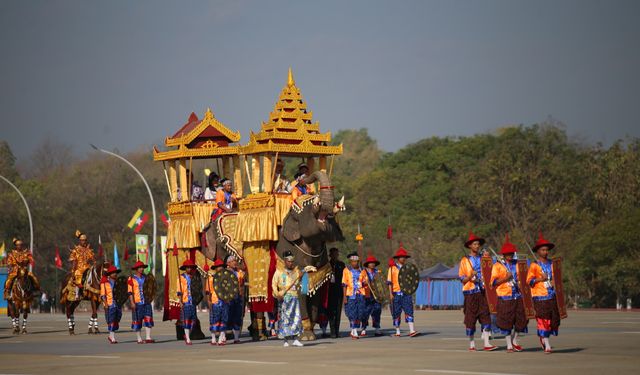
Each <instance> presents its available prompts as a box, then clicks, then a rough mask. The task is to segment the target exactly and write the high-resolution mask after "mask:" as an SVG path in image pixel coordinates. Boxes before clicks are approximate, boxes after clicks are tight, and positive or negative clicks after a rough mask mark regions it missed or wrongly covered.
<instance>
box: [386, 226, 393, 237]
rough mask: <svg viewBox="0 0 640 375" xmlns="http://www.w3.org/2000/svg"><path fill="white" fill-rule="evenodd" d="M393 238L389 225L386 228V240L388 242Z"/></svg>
mask: <svg viewBox="0 0 640 375" xmlns="http://www.w3.org/2000/svg"><path fill="white" fill-rule="evenodd" d="M392 238H393V229H392V228H391V224H389V226H388V227H387V239H388V240H390V239H392Z"/></svg>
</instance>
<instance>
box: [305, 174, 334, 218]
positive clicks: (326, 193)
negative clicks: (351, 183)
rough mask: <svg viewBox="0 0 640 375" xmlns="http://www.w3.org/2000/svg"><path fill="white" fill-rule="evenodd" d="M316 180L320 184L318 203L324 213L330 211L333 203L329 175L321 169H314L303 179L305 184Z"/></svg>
mask: <svg viewBox="0 0 640 375" xmlns="http://www.w3.org/2000/svg"><path fill="white" fill-rule="evenodd" d="M316 181H318V183H319V185H320V189H319V190H320V191H319V193H318V194H319V195H320V205H321V208H322V211H324V212H326V213H332V212H333V207H334V206H335V203H334V194H333V186H331V180H330V179H329V176H327V174H326V173H325V172H323V171H315V172H313V173H312V174H311V175H310V176H307V177H306V178H305V179H304V183H305V184H312V183H314V182H316Z"/></svg>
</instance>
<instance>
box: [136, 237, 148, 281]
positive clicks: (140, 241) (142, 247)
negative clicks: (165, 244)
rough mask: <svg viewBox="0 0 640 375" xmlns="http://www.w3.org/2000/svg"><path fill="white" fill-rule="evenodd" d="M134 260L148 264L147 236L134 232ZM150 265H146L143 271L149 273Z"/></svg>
mask: <svg viewBox="0 0 640 375" xmlns="http://www.w3.org/2000/svg"><path fill="white" fill-rule="evenodd" d="M136 260H140V261H142V262H144V264H146V265H149V236H148V235H146V234H136ZM150 270H151V267H147V268H146V270H145V272H146V273H149V271H150Z"/></svg>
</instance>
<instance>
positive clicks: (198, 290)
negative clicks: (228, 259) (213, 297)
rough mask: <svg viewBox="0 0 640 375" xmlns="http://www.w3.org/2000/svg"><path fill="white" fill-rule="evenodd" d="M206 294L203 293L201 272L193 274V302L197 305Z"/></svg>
mask: <svg viewBox="0 0 640 375" xmlns="http://www.w3.org/2000/svg"><path fill="white" fill-rule="evenodd" d="M203 298H204V294H203V293H202V277H201V276H200V272H196V273H195V274H194V275H193V276H191V302H192V303H193V304H194V306H197V305H199V304H200V302H202V299H203Z"/></svg>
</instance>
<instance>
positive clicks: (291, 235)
mask: <svg viewBox="0 0 640 375" xmlns="http://www.w3.org/2000/svg"><path fill="white" fill-rule="evenodd" d="M294 216H295V214H292V213H289V215H287V217H286V218H285V219H284V223H283V224H282V235H283V236H284V238H286V239H287V241H289V242H295V241H297V240H299V239H300V223H298V219H297V218H295V217H294Z"/></svg>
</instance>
